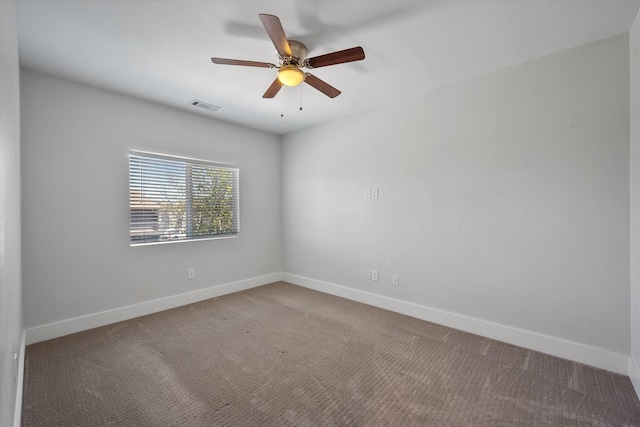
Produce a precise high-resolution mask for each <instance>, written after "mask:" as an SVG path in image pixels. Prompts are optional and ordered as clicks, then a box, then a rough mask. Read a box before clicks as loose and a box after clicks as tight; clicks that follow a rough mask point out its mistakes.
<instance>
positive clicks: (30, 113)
mask: <svg viewBox="0 0 640 427" xmlns="http://www.w3.org/2000/svg"><path fill="white" fill-rule="evenodd" d="M21 88H22V119H23V124H24V126H23V130H22V155H23V159H22V161H23V163H22V164H23V181H22V185H23V259H24V270H23V274H24V302H25V305H24V307H25V309H24V314H25V319H24V321H25V327H26V328H27V329H28V328H32V327H34V326H39V325H44V324H49V323H52V322H58V321H62V320H66V319H72V318H75V317H80V316H86V315H91V314H94V313H100V312H102V311H105V310H113V309H116V308H121V307H126V306H130V305H135V304H139V303H142V302H146V301H153V300H157V299H161V298H168V297H172V296H174V295H177V294H182V293H187V292H192V291H197V290H201V289H205V288H211V287H216V286H218V285H224V284H228V283H231V282H236V281H240V280H246V279H250V278H254V277H259V276H263V275H267V274H272V273H278V274H279V272H280V271H281V265H282V261H281V252H280V246H281V225H280V224H281V211H280V210H281V205H280V198H281V195H280V188H281V181H280V178H281V176H280V169H281V165H280V161H281V142H280V140H279V138H278V137H275V136H271V135H267V134H264V133H261V132H256V131H252V130H249V129H246V128H242V127H238V126H233V125H229V124H225V123H223V122H220V121H216V120H211V119H208V118H205V117H202V116H199V115H194V114H189V113H186V112H182V111H178V110H174V109H170V108H166V107H163V106H160V105H155V104H151V103H147V102H144V101H141V100H137V99H134V98H130V97H126V96H122V95H119V94H115V93H111V92H107V91H103V90H100V89H97V88H93V87H89V86H85V85H81V84H77V83H73V82H70V81H66V80H61V79H57V78H55V77H51V76H48V75H44V74H40V73H36V72H33V71H30V70H22V75H21ZM129 149H137V150H142V151H152V152H160V153H166V154H173V155H179V156H184V157H192V158H197V159H208V160H215V161H220V162H226V163H235V164H239V165H240V193H241V194H240V223H241V235H240V237H239V238H232V239H219V240H207V241H198V242H188V243H185V242H182V243H170V244H160V245H151V246H138V247H130V246H129V231H128V229H129V196H128V192H129V181H128V179H129V178H128V166H129V165H128V150H129ZM190 267H193V268H195V269H196V279H195V280H187V269H188V268H190Z"/></svg>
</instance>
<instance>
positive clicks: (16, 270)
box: [0, 1, 22, 426]
mask: <svg viewBox="0 0 640 427" xmlns="http://www.w3.org/2000/svg"><path fill="white" fill-rule="evenodd" d="M18 76H19V67H18V42H17V33H16V20H15V11H14V4H13V2H12V1H0V425H2V426H9V425H11V424H12V423H13V417H14V407H15V398H16V390H17V388H16V387H17V383H16V382H15V381H14V359H13V355H14V354H16V353H19V350H20V341H21V336H22V301H21V284H20V268H21V266H20V100H19V91H18V88H19V77H18Z"/></svg>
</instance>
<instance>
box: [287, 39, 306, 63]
mask: <svg viewBox="0 0 640 427" xmlns="http://www.w3.org/2000/svg"><path fill="white" fill-rule="evenodd" d="M288 42H289V47H290V48H291V58H292V61H291V62H292V63H293V62H294V61H295V63H297V64H296V65H302V63H303V61H304V59H305V58H306V57H307V47H306V46H305V45H304V44H303V43H300V42H299V41H296V40H288Z"/></svg>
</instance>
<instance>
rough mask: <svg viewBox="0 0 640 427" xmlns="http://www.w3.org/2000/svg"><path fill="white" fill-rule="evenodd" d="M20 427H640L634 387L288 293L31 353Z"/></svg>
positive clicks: (257, 293) (344, 304) (177, 314)
mask: <svg viewBox="0 0 640 427" xmlns="http://www.w3.org/2000/svg"><path fill="white" fill-rule="evenodd" d="M23 425H24V426H82V427H89V426H234V427H235V426H400V427H407V426H640V402H639V401H638V398H637V397H636V395H635V393H634V391H633V388H632V385H631V382H630V380H629V378H627V377H625V376H622V375H618V374H615V373H611V372H607V371H603V370H600V369H595V368H592V367H589V366H585V365H581V364H578V363H574V362H570V361H567V360H563V359H559V358H556V357H552V356H548V355H545V354H541V353H537V352H534V351H530V350H526V349H523V348H520V347H516V346H513V345H508V344H504V343H501V342H498V341H494V340H490V339H487V338H482V337H479V336H475V335H471V334H468V333H464V332H460V331H456V330H453V329H450V328H446V327H443V326H439V325H435V324H433V323H429V322H425V321H421V320H417V319H413V318H410V317H407V316H403V315H400V314H396V313H392V312H389V311H385V310H381V309H377V308H374V307H369V306H366V305H363V304H359V303H356V302H352V301H348V300H345V299H341V298H338V297H334V296H330V295H326V294H322V293H319V292H315V291H312V290H308V289H304V288H300V287H297V286H294V285H290V284H287V283H282V282H279V283H274V284H271V285H267V286H262V287H259V288H255V289H251V290H248V291H243V292H239V293H236V294H232V295H227V296H223V297H219V298H214V299H211V300H207V301H203V302H200V303H196V304H192V305H189V306H185V307H181V308H177V309H173V310H168V311H164V312H161V313H157V314H154V315H150V316H145V317H141V318H137V319H133V320H129V321H125V322H121V323H117V324H114V325H109V326H105V327H101V328H98V329H93V330H90V331H86V332H81V333H78V334H74V335H70V336H66V337H62V338H58V339H55V340H51V341H46V342H42V343H38V344H33V345H30V346H28V347H27V352H26V361H25V384H24V400H23Z"/></svg>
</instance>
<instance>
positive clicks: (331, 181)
mask: <svg viewBox="0 0 640 427" xmlns="http://www.w3.org/2000/svg"><path fill="white" fill-rule="evenodd" d="M283 159H284V160H283V165H284V170H283V184H284V187H283V218H284V221H283V223H284V228H283V245H284V246H283V260H284V269H283V271H284V272H286V273H289V274H291V275H295V276H298V277H303V278H308V279H311V280H315V281H318V282H326V283H330V284H337V285H341V286H344V287H348V288H351V289H355V290H359V291H363V292H368V293H372V294H375V295H379V296H384V297H388V298H393V299H397V300H401V301H407V302H410V303H414V304H419V305H422V306H426V307H429V308H433V309H437V310H443V311H446V312H448V313H454V314H459V315H461V316H467V317H470V318H475V319H481V320H484V321H487V322H492V323H495V324H499V325H506V326H508V327H509V328H516V329H520V330H523V331H530V332H532V333H535V334H542V335H545V336H550V337H556V338H558V339H559V340H566V341H567V342H573V343H579V344H581V345H585V346H589V347H591V348H597V349H604V350H606V351H608V352H612V353H614V354H616V355H618V356H619V357H618V360H620V358H624V357H625V356H624V355H628V354H629V352H630V343H629V337H630V327H629V325H630V316H629V265H630V264H629V44H628V35H622V36H617V37H613V38H610V39H606V40H603V41H600V42H596V43H593V44H589V45H585V46H582V47H579V48H575V49H571V50H568V51H564V52H560V53H557V54H554V55H550V56H547V57H543V58H540V59H538V60H535V61H531V62H527V63H525V64H522V65H520V66H516V67H511V68H508V69H505V70H502V71H499V72H495V73H491V74H488V75H485V76H482V77H479V78H475V79H472V80H468V81H464V82H461V83H458V84H454V85H451V86H448V87H445V88H442V89H439V90H436V91H434V92H433V93H431V94H430V95H428V96H427V97H425V98H423V99H420V100H418V101H415V102H412V103H403V104H398V103H393V100H389V106H388V107H386V108H383V109H377V110H374V111H370V112H367V113H363V114H358V115H355V116H352V117H348V118H345V119H344V120H341V121H339V122H334V123H332V124H328V125H324V126H320V127H317V128H314V129H310V130H306V131H302V132H299V133H296V134H293V135H289V136H287V137H286V138H285V143H284V147H283ZM371 188H377V189H378V190H379V198H378V199H369V198H366V194H367V193H366V191H367V189H371ZM366 270H377V271H378V272H379V281H377V282H376V281H372V280H367V279H366V278H365V271H366ZM393 275H398V276H399V286H397V287H395V286H393V284H392V276H393ZM625 368H626V367H625ZM625 370H626V369H625Z"/></svg>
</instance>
